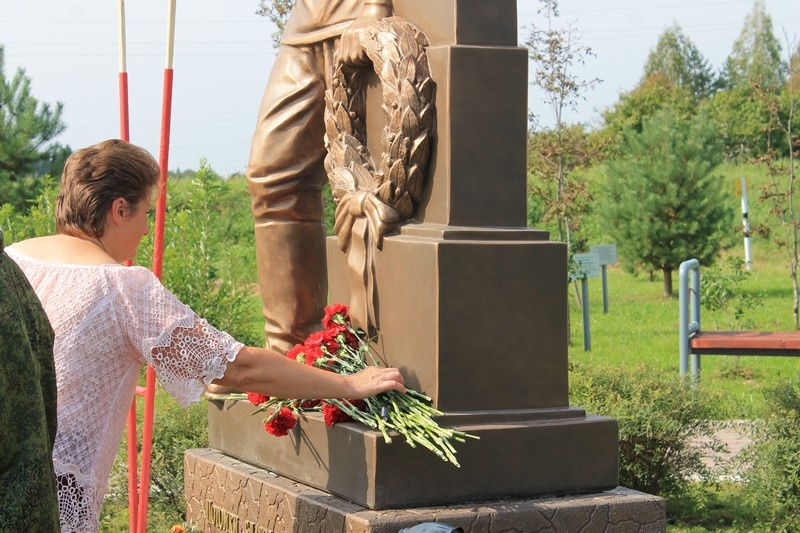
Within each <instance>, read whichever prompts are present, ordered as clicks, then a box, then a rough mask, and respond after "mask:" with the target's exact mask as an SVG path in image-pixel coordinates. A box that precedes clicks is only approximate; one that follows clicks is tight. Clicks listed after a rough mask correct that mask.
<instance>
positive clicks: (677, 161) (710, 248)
mask: <svg viewBox="0 0 800 533" xmlns="http://www.w3.org/2000/svg"><path fill="white" fill-rule="evenodd" d="M721 148H722V147H721V145H720V142H719V140H718V135H717V132H716V128H715V127H714V125H713V123H711V122H710V121H708V120H707V118H706V117H704V116H702V115H698V116H694V117H685V116H681V115H679V114H675V113H673V112H671V111H670V110H662V111H659V112H657V113H656V114H655V115H654V116H652V117H650V118H648V119H646V120H645V121H644V123H643V127H642V130H641V131H637V130H636V129H634V128H629V129H628V130H626V131H625V132H624V144H623V148H622V150H621V152H620V155H619V156H618V157H616V158H614V159H611V160H609V161H608V162H607V175H606V177H607V183H606V197H605V202H604V204H603V208H602V210H603V212H604V221H605V223H606V224H607V227H608V230H609V233H610V234H611V236H612V237H613V238H614V241H615V242H616V243H617V246H618V251H619V257H620V261H621V263H622V265H623V266H624V267H625V268H627V269H628V270H631V271H635V270H637V269H646V270H649V271H661V272H662V273H663V276H664V295H665V296H668V295H670V294H672V272H673V270H676V269H677V268H678V267H679V266H680V263H681V262H683V261H685V260H686V259H689V258H692V257H695V258H697V259H698V260H700V262H701V263H702V264H710V263H711V262H713V260H714V259H715V258H716V257H717V255H718V254H719V252H720V249H721V246H722V243H723V242H724V240H725V239H723V235H724V232H726V231H727V230H729V229H731V228H733V227H734V221H733V211H734V210H733V201H732V200H730V199H728V198H726V196H725V194H724V192H723V191H724V189H723V187H722V186H721V183H720V180H721V178H720V177H719V176H717V175H716V174H714V170H715V169H716V167H717V166H718V165H719V164H720V163H721V162H722V159H723V158H722V151H721Z"/></svg>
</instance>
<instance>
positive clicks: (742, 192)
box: [736, 176, 753, 270]
mask: <svg viewBox="0 0 800 533" xmlns="http://www.w3.org/2000/svg"><path fill="white" fill-rule="evenodd" d="M736 192H737V193H738V194H739V196H740V197H741V198H742V230H743V232H744V264H745V266H746V267H747V270H752V268H753V259H752V257H751V255H750V218H749V216H748V211H749V208H748V206H747V176H742V177H741V178H739V181H737V182H736Z"/></svg>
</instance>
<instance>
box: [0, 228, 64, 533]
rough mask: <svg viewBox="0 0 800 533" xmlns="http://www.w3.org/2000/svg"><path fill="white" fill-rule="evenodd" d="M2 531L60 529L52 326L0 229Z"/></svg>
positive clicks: (0, 516)
mask: <svg viewBox="0 0 800 533" xmlns="http://www.w3.org/2000/svg"><path fill="white" fill-rule="evenodd" d="M0 359H2V364H0V450H3V453H1V454H0V502H2V505H0V531H44V532H50V531H58V530H59V524H58V499H57V496H56V485H55V475H54V473H53V461H52V450H53V442H54V440H55V432H56V378H55V367H54V363H53V330H52V328H51V327H50V323H49V322H48V320H47V316H46V315H45V312H44V310H43V309H42V306H41V304H40V302H39V299H38V298H37V296H36V294H35V293H34V292H33V289H32V288H31V286H30V284H29V283H28V280H27V279H26V278H25V275H24V274H23V273H22V271H21V270H20V269H19V267H18V266H17V264H16V263H14V261H12V260H11V258H9V257H8V256H7V255H6V254H5V252H3V251H2V233H0Z"/></svg>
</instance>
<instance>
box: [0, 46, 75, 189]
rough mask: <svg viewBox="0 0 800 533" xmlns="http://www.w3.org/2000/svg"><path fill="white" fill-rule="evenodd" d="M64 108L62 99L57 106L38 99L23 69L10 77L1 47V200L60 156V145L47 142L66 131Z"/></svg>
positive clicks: (0, 47)
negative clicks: (38, 167)
mask: <svg viewBox="0 0 800 533" xmlns="http://www.w3.org/2000/svg"><path fill="white" fill-rule="evenodd" d="M62 107H63V104H61V102H58V103H56V105H55V107H51V106H50V105H49V104H46V103H40V102H38V101H37V100H36V99H35V98H34V97H33V96H32V95H31V80H30V78H28V77H27V76H26V75H25V71H24V70H23V69H17V72H16V74H14V77H13V78H11V79H10V80H9V79H8V78H7V77H6V75H5V61H4V57H3V47H2V46H0V203H4V202H6V201H8V200H9V198H7V194H8V191H9V189H10V188H11V185H10V184H12V183H15V182H18V181H19V180H20V179H22V178H23V177H25V176H26V175H28V174H29V173H31V172H33V171H34V170H35V168H36V165H37V164H39V163H40V162H43V161H48V160H50V159H52V158H54V157H55V156H57V155H58V151H59V149H58V148H56V149H48V148H45V145H46V144H47V143H48V141H50V140H52V139H53V138H55V137H56V136H57V135H59V134H60V133H61V132H63V131H64V128H65V126H64V123H63V122H62V121H61V111H62Z"/></svg>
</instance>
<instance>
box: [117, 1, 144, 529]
mask: <svg viewBox="0 0 800 533" xmlns="http://www.w3.org/2000/svg"><path fill="white" fill-rule="evenodd" d="M117 42H118V45H117V49H118V52H119V75H118V77H119V138H120V139H122V140H123V141H126V142H129V141H130V120H129V116H130V114H129V104H128V69H127V47H126V38H125V0H117ZM126 264H128V265H129V264H130V261H128V262H126ZM136 422H137V421H136V397H135V396H134V398H133V400H132V401H131V408H130V409H129V410H128V420H127V427H128V432H127V441H128V442H127V445H128V446H127V447H128V527H129V529H130V531H131V533H136V517H137V515H138V510H139V491H138V485H139V480H138V477H139V476H138V471H139V469H138V450H137V446H136Z"/></svg>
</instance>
